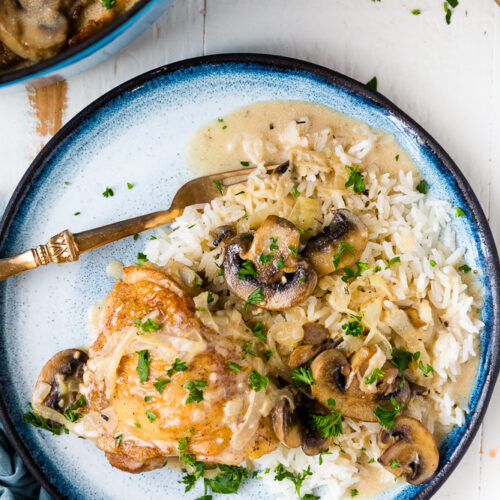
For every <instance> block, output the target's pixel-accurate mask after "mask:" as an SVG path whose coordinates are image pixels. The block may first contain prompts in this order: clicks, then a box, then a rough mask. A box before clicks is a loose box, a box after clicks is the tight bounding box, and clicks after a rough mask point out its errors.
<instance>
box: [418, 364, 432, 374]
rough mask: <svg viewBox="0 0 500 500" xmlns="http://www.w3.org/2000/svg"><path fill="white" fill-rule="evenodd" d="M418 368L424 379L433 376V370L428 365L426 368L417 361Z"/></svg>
mask: <svg viewBox="0 0 500 500" xmlns="http://www.w3.org/2000/svg"><path fill="white" fill-rule="evenodd" d="M418 367H419V368H420V370H422V373H423V374H424V377H425V378H427V377H428V376H429V374H432V375H434V368H432V366H431V365H429V364H428V365H427V366H424V364H423V363H422V361H419V363H418Z"/></svg>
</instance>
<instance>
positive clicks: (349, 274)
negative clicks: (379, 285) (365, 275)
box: [342, 262, 370, 283]
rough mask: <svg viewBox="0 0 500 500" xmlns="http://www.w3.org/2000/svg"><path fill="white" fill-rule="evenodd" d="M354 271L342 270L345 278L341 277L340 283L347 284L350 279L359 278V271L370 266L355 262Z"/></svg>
mask: <svg viewBox="0 0 500 500" xmlns="http://www.w3.org/2000/svg"><path fill="white" fill-rule="evenodd" d="M356 268H357V269H356V271H354V269H352V267H346V268H344V269H342V271H343V272H344V275H345V276H342V281H343V282H344V283H349V280H350V279H353V278H359V277H360V276H361V271H365V270H366V269H369V268H370V266H369V265H368V264H367V263H366V262H356Z"/></svg>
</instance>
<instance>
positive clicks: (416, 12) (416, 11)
mask: <svg viewBox="0 0 500 500" xmlns="http://www.w3.org/2000/svg"><path fill="white" fill-rule="evenodd" d="M411 13H412V14H413V15H414V16H419V15H420V14H421V13H422V11H421V10H420V9H413V10H412V11H411Z"/></svg>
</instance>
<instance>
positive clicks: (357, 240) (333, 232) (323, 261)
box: [302, 208, 368, 277]
mask: <svg viewBox="0 0 500 500" xmlns="http://www.w3.org/2000/svg"><path fill="white" fill-rule="evenodd" d="M341 243H344V244H347V245H351V246H352V247H353V249H354V251H353V252H351V251H349V250H347V249H346V250H344V251H343V252H342V255H341V257H340V262H339V265H338V269H342V268H344V267H348V266H350V265H352V264H354V263H356V262H358V261H359V259H360V257H361V254H362V253H363V251H364V249H365V248H366V244H367V243H368V228H367V227H366V226H365V224H364V223H363V222H362V221H361V219H360V218H359V217H358V216H357V215H355V214H353V213H352V212H351V211H350V210H347V209H345V208H342V209H339V210H335V212H334V217H333V221H332V222H331V224H330V225H329V226H327V227H325V229H324V230H323V231H322V232H321V233H319V234H317V235H316V236H313V237H312V238H311V239H310V240H309V241H308V242H307V245H306V247H305V248H304V250H303V252H302V255H304V257H306V258H307V259H309V261H310V262H311V264H312V266H313V267H314V269H315V270H316V272H317V274H318V276H320V277H321V276H324V275H325V274H330V273H333V272H334V271H336V270H337V268H336V267H335V265H334V262H333V257H334V256H335V254H337V253H338V251H339V249H340V244H341Z"/></svg>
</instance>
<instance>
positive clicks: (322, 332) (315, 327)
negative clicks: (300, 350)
mask: <svg viewBox="0 0 500 500" xmlns="http://www.w3.org/2000/svg"><path fill="white" fill-rule="evenodd" d="M302 328H303V329H304V344H312V345H318V344H322V343H323V342H324V341H325V340H326V339H327V338H328V337H329V336H330V332H329V331H328V329H327V328H325V327H324V326H323V325H320V324H318V323H306V324H305V325H303V326H302Z"/></svg>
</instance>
